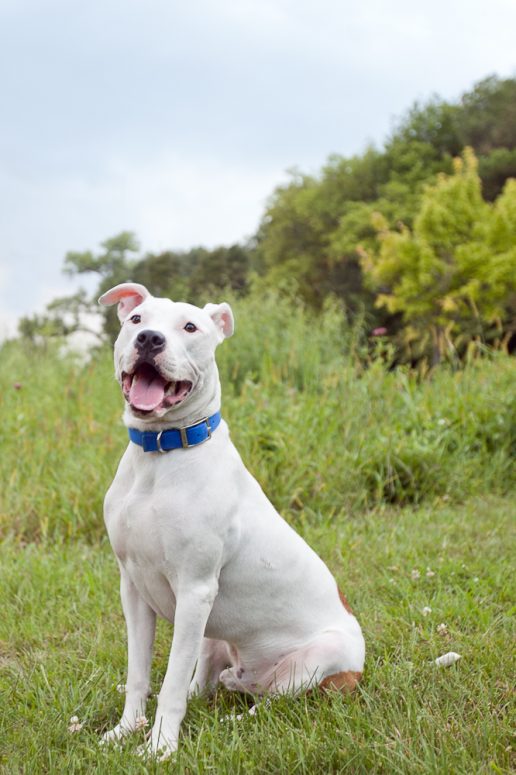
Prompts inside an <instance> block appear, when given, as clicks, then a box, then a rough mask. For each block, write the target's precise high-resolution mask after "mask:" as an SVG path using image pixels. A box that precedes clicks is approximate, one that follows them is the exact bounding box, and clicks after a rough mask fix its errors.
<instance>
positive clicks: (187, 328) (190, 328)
mask: <svg viewBox="0 0 516 775" xmlns="http://www.w3.org/2000/svg"><path fill="white" fill-rule="evenodd" d="M184 330H185V331H188V333H189V334H193V333H194V331H197V326H196V325H195V323H187V324H186V326H185V329H184Z"/></svg>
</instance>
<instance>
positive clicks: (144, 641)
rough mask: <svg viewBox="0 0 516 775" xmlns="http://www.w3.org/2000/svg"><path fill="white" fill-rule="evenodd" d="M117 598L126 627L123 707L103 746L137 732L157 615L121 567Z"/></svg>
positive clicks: (146, 695) (143, 701)
mask: <svg viewBox="0 0 516 775" xmlns="http://www.w3.org/2000/svg"><path fill="white" fill-rule="evenodd" d="M120 597H121V599H122V608H123V611H124V616H125V621H126V625H127V683H126V686H125V692H126V694H125V706H124V711H123V713H122V718H121V719H120V722H119V723H118V724H117V725H116V727H114V728H113V729H111V730H109V732H106V733H105V735H104V736H103V738H102V740H103V741H104V742H110V741H112V740H120V739H121V738H122V737H125V736H126V735H128V734H129V733H130V732H133V731H134V730H135V729H136V728H137V726H138V719H139V718H141V717H142V716H143V715H144V713H145V706H146V703H147V697H148V695H149V690H150V669H151V659H152V647H153V644H154V633H155V629H156V614H155V613H154V611H153V610H152V608H151V607H150V606H149V605H147V603H146V602H145V600H144V599H143V598H142V597H141V596H140V594H139V593H138V591H137V589H136V587H135V586H134V584H133V583H132V582H131V580H130V579H129V578H128V577H127V574H126V573H125V571H124V569H123V568H122V567H120Z"/></svg>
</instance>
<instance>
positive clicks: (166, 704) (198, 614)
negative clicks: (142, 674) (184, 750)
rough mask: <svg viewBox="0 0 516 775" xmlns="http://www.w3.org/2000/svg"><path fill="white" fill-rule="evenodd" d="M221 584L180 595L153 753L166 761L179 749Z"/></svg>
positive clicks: (200, 586)
mask: <svg viewBox="0 0 516 775" xmlns="http://www.w3.org/2000/svg"><path fill="white" fill-rule="evenodd" d="M217 591H218V581H217V579H216V578H215V577H213V578H212V579H210V580H208V581H203V582H199V581H197V582H194V583H193V584H192V585H190V584H188V585H183V586H182V590H181V591H179V592H178V595H177V601H176V613H175V617H174V637H173V640H172V649H171V651H170V657H169V661H168V667H167V672H166V674H165V678H164V680H163V685H162V687H161V691H160V693H159V698H158V707H157V710H156V720H155V722H154V726H153V728H152V734H151V739H150V751H151V753H152V754H153V755H156V754H158V753H159V754H160V756H161V757H162V758H166V757H167V756H169V755H170V754H171V753H173V752H174V751H175V750H176V749H177V740H178V735H179V726H180V724H181V721H182V720H183V716H184V715H185V712H186V703H187V697H188V687H189V685H190V681H191V679H192V674H193V672H194V668H195V665H196V662H197V660H198V659H199V655H200V652H201V644H202V639H203V636H204V631H205V628H206V622H207V621H208V617H209V615H210V611H211V609H212V606H213V601H214V600H215V597H216V595H217Z"/></svg>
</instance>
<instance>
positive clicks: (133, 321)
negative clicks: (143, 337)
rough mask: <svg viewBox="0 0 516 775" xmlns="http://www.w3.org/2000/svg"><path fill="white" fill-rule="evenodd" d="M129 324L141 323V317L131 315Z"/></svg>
mask: <svg viewBox="0 0 516 775" xmlns="http://www.w3.org/2000/svg"><path fill="white" fill-rule="evenodd" d="M129 320H130V321H131V323H141V322H142V316H141V315H131V317H130V318H129Z"/></svg>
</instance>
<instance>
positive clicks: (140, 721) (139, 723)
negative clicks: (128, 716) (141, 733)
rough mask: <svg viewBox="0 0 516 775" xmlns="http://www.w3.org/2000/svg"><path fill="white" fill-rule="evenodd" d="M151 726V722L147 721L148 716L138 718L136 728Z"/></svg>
mask: <svg viewBox="0 0 516 775" xmlns="http://www.w3.org/2000/svg"><path fill="white" fill-rule="evenodd" d="M148 726H149V722H148V721H147V718H146V717H145V716H138V717H137V719H136V724H135V725H134V728H135V729H145V727H148Z"/></svg>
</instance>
